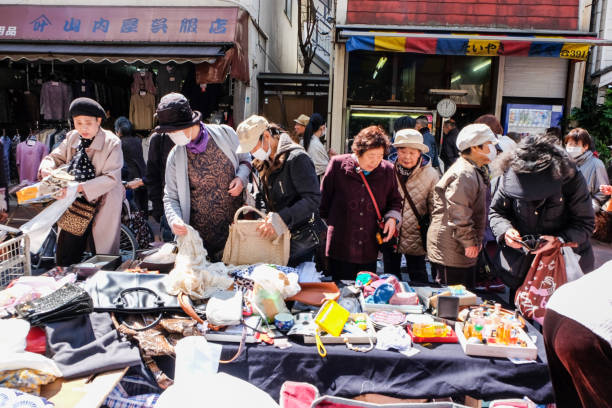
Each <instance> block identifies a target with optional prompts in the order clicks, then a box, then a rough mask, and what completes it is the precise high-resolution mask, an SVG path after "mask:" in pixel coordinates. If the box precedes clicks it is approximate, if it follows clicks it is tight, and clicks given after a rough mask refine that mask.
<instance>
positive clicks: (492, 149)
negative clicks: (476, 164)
mask: <svg viewBox="0 0 612 408" xmlns="http://www.w3.org/2000/svg"><path fill="white" fill-rule="evenodd" d="M496 157H497V149H496V148H495V146H493V145H492V144H490V145H489V153H487V158H488V159H489V161H491V162H492V161H493V160H495V158H496Z"/></svg>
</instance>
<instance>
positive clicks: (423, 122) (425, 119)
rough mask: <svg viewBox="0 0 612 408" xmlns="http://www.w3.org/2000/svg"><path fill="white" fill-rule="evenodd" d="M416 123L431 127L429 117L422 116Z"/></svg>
mask: <svg viewBox="0 0 612 408" xmlns="http://www.w3.org/2000/svg"><path fill="white" fill-rule="evenodd" d="M416 123H418V124H419V125H421V126H427V125H429V119H427V116H425V115H421V116H419V117H418V118H416Z"/></svg>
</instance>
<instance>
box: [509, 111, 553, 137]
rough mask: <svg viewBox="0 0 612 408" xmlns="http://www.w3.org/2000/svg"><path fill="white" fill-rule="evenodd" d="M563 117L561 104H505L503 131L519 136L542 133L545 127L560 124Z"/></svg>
mask: <svg viewBox="0 0 612 408" xmlns="http://www.w3.org/2000/svg"><path fill="white" fill-rule="evenodd" d="M562 117H563V106H562V105H527V104H520V103H509V104H507V105H506V122H505V123H504V131H505V133H506V134H508V133H509V132H515V133H518V134H519V135H520V136H521V137H524V136H530V135H531V136H535V135H539V134H543V133H545V132H546V129H548V128H549V127H553V126H560V124H561V118H562Z"/></svg>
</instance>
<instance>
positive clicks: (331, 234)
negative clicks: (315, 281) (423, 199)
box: [320, 126, 402, 280]
mask: <svg viewBox="0 0 612 408" xmlns="http://www.w3.org/2000/svg"><path fill="white" fill-rule="evenodd" d="M388 148H389V139H388V138H387V135H386V134H385V131H384V130H383V129H382V128H381V127H379V126H370V127H367V128H365V129H362V130H361V131H360V132H359V133H358V134H357V136H355V140H354V141H353V154H343V155H338V156H334V157H333V158H332V159H331V161H330V163H329V166H328V167H327V171H326V172H325V176H324V177H323V182H322V186H321V194H322V198H321V207H320V211H321V216H322V217H323V218H324V219H325V220H327V224H328V225H329V228H328V231H327V249H326V255H327V256H328V258H329V270H330V271H331V273H332V276H333V277H334V279H335V280H340V279H347V280H354V279H355V276H356V275H357V273H358V272H361V271H370V272H376V260H377V258H378V251H379V250H380V242H379V240H378V238H379V237H380V238H381V240H382V241H383V242H385V243H386V242H389V241H390V240H391V239H392V238H393V236H394V235H395V230H396V226H397V224H398V223H399V222H400V220H401V213H400V210H401V208H402V198H401V196H400V193H399V189H398V185H397V178H396V177H395V174H394V170H393V164H391V163H390V162H388V161H386V160H383V157H384V155H385V153H386V152H387V150H388ZM362 176H363V177H362ZM364 178H365V182H364ZM366 184H367V186H369V188H370V190H371V191H372V194H373V196H374V199H375V200H376V206H377V207H378V210H379V212H380V215H381V217H382V218H383V223H384V227H383V230H382V231H379V225H378V218H379V217H378V214H377V211H376V209H375V206H374V202H373V200H372V197H371V196H370V193H369V192H368V187H366ZM379 233H380V234H379ZM377 234H378V235H379V237H377Z"/></svg>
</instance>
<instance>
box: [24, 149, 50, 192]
mask: <svg viewBox="0 0 612 408" xmlns="http://www.w3.org/2000/svg"><path fill="white" fill-rule="evenodd" d="M47 154H49V149H48V148H47V146H45V145H44V143H41V142H39V141H32V140H27V141H25V142H21V143H19V145H17V167H18V168H19V181H20V182H22V181H24V180H28V181H32V182H35V181H37V180H38V166H40V162H41V161H42V159H43V158H44V157H45V156H46V155H47Z"/></svg>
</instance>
